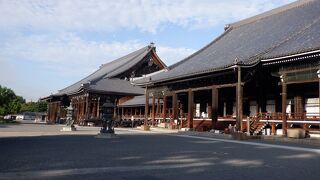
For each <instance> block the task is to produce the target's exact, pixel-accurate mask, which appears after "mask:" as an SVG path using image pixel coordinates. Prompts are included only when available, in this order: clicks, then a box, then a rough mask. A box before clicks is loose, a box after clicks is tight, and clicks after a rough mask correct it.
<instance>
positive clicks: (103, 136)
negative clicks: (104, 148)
mask: <svg viewBox="0 0 320 180" xmlns="http://www.w3.org/2000/svg"><path fill="white" fill-rule="evenodd" d="M95 138H101V139H112V138H118V136H117V135H116V134H114V133H99V134H98V135H96V136H95Z"/></svg>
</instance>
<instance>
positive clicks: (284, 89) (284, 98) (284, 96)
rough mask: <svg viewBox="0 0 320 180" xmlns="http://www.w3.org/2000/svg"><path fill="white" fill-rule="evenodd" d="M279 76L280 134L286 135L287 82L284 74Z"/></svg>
mask: <svg viewBox="0 0 320 180" xmlns="http://www.w3.org/2000/svg"><path fill="white" fill-rule="evenodd" d="M280 78H281V83H282V93H281V95H282V134H283V135H287V113H286V109H287V84H286V82H285V75H282V76H281V77H280Z"/></svg>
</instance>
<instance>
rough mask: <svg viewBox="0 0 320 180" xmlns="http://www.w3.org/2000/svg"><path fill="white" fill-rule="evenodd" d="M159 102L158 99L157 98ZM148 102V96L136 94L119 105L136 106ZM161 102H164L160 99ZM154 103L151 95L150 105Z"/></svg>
mask: <svg viewBox="0 0 320 180" xmlns="http://www.w3.org/2000/svg"><path fill="white" fill-rule="evenodd" d="M155 103H157V100H155ZM145 104H146V96H144V95H142V96H134V97H133V98H132V99H130V100H128V101H126V102H124V103H122V104H120V105H119V107H134V106H144V105H145ZM160 104H162V100H160ZM151 105H152V98H151V97H149V106H151Z"/></svg>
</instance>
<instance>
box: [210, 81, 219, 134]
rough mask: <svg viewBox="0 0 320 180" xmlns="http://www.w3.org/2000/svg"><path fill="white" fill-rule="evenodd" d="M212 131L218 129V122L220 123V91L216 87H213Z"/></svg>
mask: <svg viewBox="0 0 320 180" xmlns="http://www.w3.org/2000/svg"><path fill="white" fill-rule="evenodd" d="M211 105H212V110H211V112H212V129H216V127H217V121H218V115H219V108H218V105H219V91H218V88H217V87H216V86H213V87H212V101H211Z"/></svg>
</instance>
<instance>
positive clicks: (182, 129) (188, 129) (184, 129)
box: [180, 128, 193, 131]
mask: <svg viewBox="0 0 320 180" xmlns="http://www.w3.org/2000/svg"><path fill="white" fill-rule="evenodd" d="M180 131H193V129H191V128H181V129H180Z"/></svg>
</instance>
